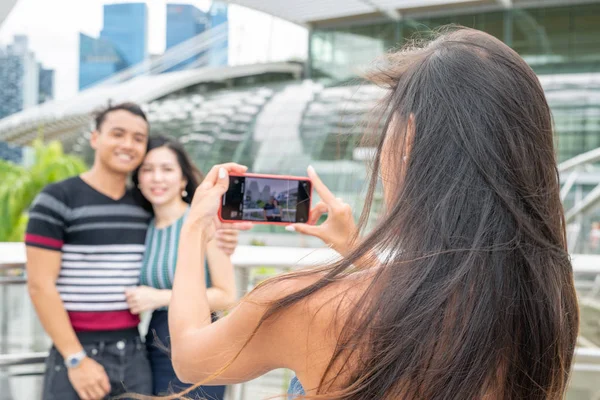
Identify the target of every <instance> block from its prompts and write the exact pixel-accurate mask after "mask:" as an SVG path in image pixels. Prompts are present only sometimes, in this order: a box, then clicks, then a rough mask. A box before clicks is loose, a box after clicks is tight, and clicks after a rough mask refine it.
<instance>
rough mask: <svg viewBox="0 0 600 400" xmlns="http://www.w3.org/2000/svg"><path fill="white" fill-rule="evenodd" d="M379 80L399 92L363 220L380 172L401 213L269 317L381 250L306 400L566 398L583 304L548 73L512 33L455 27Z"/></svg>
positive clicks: (389, 108) (389, 99) (388, 104)
mask: <svg viewBox="0 0 600 400" xmlns="http://www.w3.org/2000/svg"><path fill="white" fill-rule="evenodd" d="M369 78H370V79H371V80H372V81H373V82H375V83H376V84H379V85H382V86H384V87H385V88H387V89H389V90H388V94H387V96H386V97H385V99H384V100H383V101H382V110H381V111H382V114H381V115H383V116H385V117H382V118H383V120H382V121H383V126H384V129H383V134H380V135H379V136H378V142H377V144H376V145H377V152H376V155H375V159H374V163H373V171H372V177H371V180H370V185H369V192H368V196H367V199H366V207H365V210H364V211H363V214H362V216H361V226H364V225H365V222H366V221H367V218H368V215H369V212H370V204H371V201H372V199H373V194H374V192H375V190H376V186H377V182H378V177H379V175H380V172H383V173H382V174H381V175H382V177H383V179H384V185H386V192H387V196H386V197H387V205H388V207H387V209H386V210H385V212H384V215H382V216H381V218H380V222H379V223H378V224H377V225H376V226H375V227H374V229H372V230H371V232H369V233H368V234H366V236H365V237H364V238H363V239H362V240H360V241H359V242H358V243H357V245H356V246H355V248H354V249H353V251H352V253H351V254H350V255H349V256H348V257H346V258H345V259H343V260H342V261H340V262H338V263H336V264H334V265H330V266H327V267H325V268H321V269H319V270H318V272H320V273H324V275H323V277H322V278H321V279H319V280H318V281H317V282H316V283H314V284H313V285H311V286H309V287H307V288H305V289H303V290H301V291H299V292H296V293H294V294H291V295H289V296H286V297H284V298H283V299H279V300H278V301H276V302H274V303H273V304H271V305H270V307H269V308H268V310H267V312H266V313H265V315H264V316H263V318H262V320H261V323H262V322H264V321H265V320H267V319H269V318H271V317H273V316H274V315H276V314H277V313H279V312H281V311H283V310H285V309H287V308H288V307H290V306H291V305H292V304H295V303H297V302H299V301H301V300H303V299H305V298H307V297H308V296H311V295H312V294H314V293H316V292H317V291H319V290H321V289H323V288H325V287H327V286H329V285H330V284H331V283H332V282H335V281H337V280H339V279H344V277H345V276H346V275H347V274H349V273H351V272H349V271H351V270H352V265H353V264H354V263H356V262H357V260H359V259H360V258H361V257H364V255H365V254H369V253H373V252H375V253H377V254H379V255H380V256H379V257H378V258H379V259H378V260H375V259H373V262H374V263H378V264H379V265H380V266H379V267H378V268H375V269H374V272H373V274H372V276H373V279H372V281H371V282H370V283H369V285H368V288H367V289H366V291H365V292H364V294H362V299H361V300H359V301H357V302H356V305H355V306H353V307H354V309H353V310H351V311H350V312H349V313H348V315H353V316H354V317H353V318H351V319H348V320H344V321H342V324H343V328H342V329H341V334H340V336H339V337H338V341H337V346H336V349H335V351H334V354H333V357H332V358H331V360H330V363H329V366H328V368H327V370H326V371H325V374H324V375H323V377H322V379H321V383H320V386H319V388H318V391H317V393H318V395H317V396H307V397H310V398H313V397H314V398H336V399H346V400H364V399H396V398H403V399H476V398H487V399H561V398H562V397H563V395H564V393H565V390H566V387H567V383H568V377H569V372H570V367H571V363H572V360H573V352H574V348H575V342H576V338H577V333H578V326H579V313H578V306H577V299H576V293H575V289H574V284H573V276H572V266H571V262H570V259H569V255H568V253H567V246H566V235H565V224H564V217H563V209H562V205H561V201H560V198H559V177H558V173H557V169H556V159H555V151H554V144H553V134H552V118H551V114H550V109H549V107H548V104H547V102H546V99H545V96H544V92H543V90H542V87H541V85H540V83H539V80H538V79H537V77H536V75H535V74H534V72H533V71H532V70H531V68H530V67H529V66H528V65H527V64H526V63H525V62H524V61H523V59H522V58H521V57H520V56H519V55H518V54H517V53H516V52H514V51H513V50H512V49H510V48H509V47H508V46H506V45H505V44H503V43H502V42H501V41H499V40H497V39H496V38H494V37H492V36H490V35H488V34H486V33H483V32H479V31H476V30H471V29H457V28H453V29H448V30H446V31H445V32H444V33H442V34H440V35H439V36H438V37H437V38H436V39H435V40H433V41H430V42H428V43H425V44H422V45H411V47H408V48H405V49H403V50H401V51H399V52H396V53H394V54H390V55H389V57H387V58H386V60H385V61H384V62H380V63H379V65H378V68H377V70H376V71H375V72H374V73H372V74H371V75H370V76H369ZM409 121H410V122H409ZM408 148H410V149H408ZM382 163H383V164H384V165H385V166H386V168H385V171H380V166H381V165H382ZM312 273H317V272H314V271H312V272H302V273H296V274H293V275H287V276H281V277H277V278H275V279H273V280H271V281H270V282H277V281H280V280H283V279H290V277H293V276H297V275H299V274H312ZM270 282H267V283H266V284H264V285H262V286H260V287H259V288H258V290H262V289H264V288H265V287H268V286H269V285H270ZM348 369H350V371H351V373H350V375H347V374H341V373H340V372H341V371H342V370H344V371H347V370H348ZM348 376H349V378H348ZM341 379H343V381H340V380H341ZM340 387H341V388H343V389H341V390H340V389H339V388H340Z"/></svg>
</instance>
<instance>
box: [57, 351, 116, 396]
mask: <svg viewBox="0 0 600 400" xmlns="http://www.w3.org/2000/svg"><path fill="white" fill-rule="evenodd" d="M67 371H68V374H69V380H70V381H71V385H73V388H74V389H75V391H76V392H77V394H78V395H79V397H80V398H81V400H102V399H103V398H104V397H105V396H106V395H107V394H109V393H110V381H109V379H108V375H106V371H105V370H104V367H102V365H100V364H98V363H97V362H96V361H94V360H92V359H91V358H89V357H86V358H84V359H83V360H82V361H81V364H80V365H79V366H77V367H75V368H69V369H68V370H67Z"/></svg>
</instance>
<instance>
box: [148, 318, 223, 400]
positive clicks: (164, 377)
mask: <svg viewBox="0 0 600 400" xmlns="http://www.w3.org/2000/svg"><path fill="white" fill-rule="evenodd" d="M146 346H147V349H148V358H149V359H150V366H151V368H152V377H153V382H154V389H153V394H154V395H155V396H159V395H165V394H172V393H178V392H181V391H183V390H185V389H187V388H189V387H190V385H188V384H185V383H183V382H181V381H180V380H179V379H178V378H177V376H176V375H175V371H174V370H173V364H172V363H171V359H170V358H169V354H168V352H167V350H165V349H164V348H165V347H166V348H167V349H169V348H170V347H171V341H170V338H169V314H168V311H160V310H157V311H154V313H152V320H151V321H150V326H149V328H148V334H147V335H146ZM224 396H225V386H200V387H198V388H197V389H194V390H193V391H191V392H190V393H188V394H186V395H185V397H186V398H190V399H207V400H223V398H224Z"/></svg>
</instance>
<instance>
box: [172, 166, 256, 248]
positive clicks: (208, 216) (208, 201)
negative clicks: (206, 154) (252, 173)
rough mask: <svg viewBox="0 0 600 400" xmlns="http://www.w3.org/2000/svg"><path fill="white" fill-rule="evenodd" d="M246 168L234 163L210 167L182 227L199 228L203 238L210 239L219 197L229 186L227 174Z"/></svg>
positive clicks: (215, 220)
mask: <svg viewBox="0 0 600 400" xmlns="http://www.w3.org/2000/svg"><path fill="white" fill-rule="evenodd" d="M247 169H248V168H247V167H245V166H243V165H239V164H235V163H227V164H220V165H215V166H214V167H212V168H211V170H210V171H209V172H208V174H207V175H206V178H204V180H203V181H202V183H201V184H200V186H198V189H196V193H194V199H193V200H192V204H191V207H190V212H189V214H188V217H187V220H186V222H185V225H184V229H200V230H201V231H202V232H203V236H204V240H205V241H207V242H208V241H209V240H211V239H212V237H213V235H214V233H215V230H216V229H217V227H218V218H217V214H218V212H219V207H220V206H221V197H222V196H223V194H225V192H226V191H227V189H228V188H229V174H231V173H234V174H243V173H245V172H246V170H247Z"/></svg>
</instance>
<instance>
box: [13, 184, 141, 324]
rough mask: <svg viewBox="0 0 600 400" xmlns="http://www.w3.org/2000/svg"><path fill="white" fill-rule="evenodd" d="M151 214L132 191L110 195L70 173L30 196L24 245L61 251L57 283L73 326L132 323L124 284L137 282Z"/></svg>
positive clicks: (133, 320)
mask: <svg viewBox="0 0 600 400" xmlns="http://www.w3.org/2000/svg"><path fill="white" fill-rule="evenodd" d="M149 219H150V215H149V214H148V213H147V212H146V211H144V209H142V208H141V207H140V206H138V205H137V204H136V202H135V200H134V198H133V196H132V194H131V192H129V191H127V192H126V193H125V195H124V196H123V197H122V198H121V199H119V200H114V199H112V198H110V197H108V196H106V195H104V194H102V193H100V192H98V191H96V190H95V189H94V188H92V187H91V186H89V185H88V184H87V183H85V182H84V181H83V180H82V179H81V178H79V177H75V178H70V179H67V180H64V181H62V182H59V183H54V184H51V185H49V186H47V187H46V188H45V189H44V190H43V191H42V192H41V193H40V194H39V195H38V196H37V198H36V199H35V200H34V202H33V205H32V208H31V210H30V213H29V224H28V226H27V233H26V236H25V243H26V245H27V246H33V247H40V248H43V249H48V250H55V251H60V252H61V253H62V258H61V269H60V275H59V277H58V280H57V282H56V287H57V289H58V292H59V293H60V297H61V299H62V301H63V303H64V306H65V309H66V310H67V312H68V314H69V318H70V320H71V324H72V325H73V328H74V329H75V330H76V331H108V330H120V329H128V328H132V327H135V326H137V324H138V323H139V318H138V316H136V315H133V314H131V312H130V311H129V307H128V306H127V302H126V299H125V288H127V287H132V286H136V285H137V284H138V282H139V274H140V268H141V265H142V260H143V256H144V249H145V247H144V240H145V236H146V230H147V228H148V221H149Z"/></svg>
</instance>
